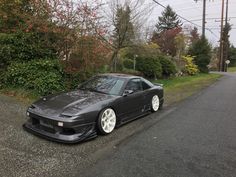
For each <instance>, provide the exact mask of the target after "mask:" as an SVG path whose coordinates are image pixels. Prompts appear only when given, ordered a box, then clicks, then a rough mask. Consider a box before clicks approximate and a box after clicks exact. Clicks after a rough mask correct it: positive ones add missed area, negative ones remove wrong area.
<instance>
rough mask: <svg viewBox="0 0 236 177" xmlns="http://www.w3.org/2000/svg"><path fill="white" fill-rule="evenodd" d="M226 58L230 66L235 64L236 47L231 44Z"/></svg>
mask: <svg viewBox="0 0 236 177" xmlns="http://www.w3.org/2000/svg"><path fill="white" fill-rule="evenodd" d="M228 59H229V60H230V66H236V48H235V47H234V46H233V45H231V46H230V48H229V56H228Z"/></svg>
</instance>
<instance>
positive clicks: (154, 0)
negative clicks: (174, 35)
mask: <svg viewBox="0 0 236 177" xmlns="http://www.w3.org/2000/svg"><path fill="white" fill-rule="evenodd" d="M153 2H155V3H156V4H158V5H159V6H161V7H163V8H164V9H166V6H164V5H163V4H161V3H160V2H158V1H156V0H153ZM176 15H177V16H178V17H179V18H181V19H183V20H185V21H187V22H189V23H191V24H193V25H195V26H197V27H200V28H202V26H201V25H198V24H196V23H194V22H192V21H190V20H188V19H187V18H185V17H183V16H181V15H179V14H177V13H176ZM206 30H208V31H209V32H210V33H211V34H212V35H213V36H215V37H216V38H218V36H217V35H216V34H215V33H214V32H213V31H212V30H211V29H208V28H206Z"/></svg>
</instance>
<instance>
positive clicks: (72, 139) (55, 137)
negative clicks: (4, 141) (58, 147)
mask: <svg viewBox="0 0 236 177" xmlns="http://www.w3.org/2000/svg"><path fill="white" fill-rule="evenodd" d="M23 128H24V129H25V130H26V131H28V132H30V133H32V134H34V135H37V136H40V137H43V138H45V139H48V140H51V141H55V142H58V143H65V144H75V143H79V142H82V141H85V140H90V139H93V138H96V137H97V132H96V131H95V130H94V129H91V130H89V131H88V132H84V133H79V134H73V135H62V134H59V133H55V134H53V133H49V132H47V131H44V130H41V129H38V128H35V127H34V126H33V125H32V124H30V123H28V122H26V123H25V124H23Z"/></svg>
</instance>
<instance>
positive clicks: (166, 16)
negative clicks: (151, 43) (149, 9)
mask: <svg viewBox="0 0 236 177" xmlns="http://www.w3.org/2000/svg"><path fill="white" fill-rule="evenodd" d="M161 15H162V16H160V17H158V23H157V25H156V28H157V32H161V31H165V30H169V29H173V28H179V27H180V26H182V23H181V20H180V19H179V18H178V15H177V14H176V13H175V11H173V9H172V8H171V7H170V6H169V5H168V6H167V7H166V9H165V10H164V11H163V12H162V13H161Z"/></svg>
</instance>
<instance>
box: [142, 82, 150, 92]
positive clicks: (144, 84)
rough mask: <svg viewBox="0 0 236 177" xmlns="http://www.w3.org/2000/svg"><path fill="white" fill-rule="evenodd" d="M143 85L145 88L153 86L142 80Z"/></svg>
mask: <svg viewBox="0 0 236 177" xmlns="http://www.w3.org/2000/svg"><path fill="white" fill-rule="evenodd" d="M142 87H143V90H147V89H150V88H151V86H150V85H148V84H147V83H146V82H144V81H142Z"/></svg>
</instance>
